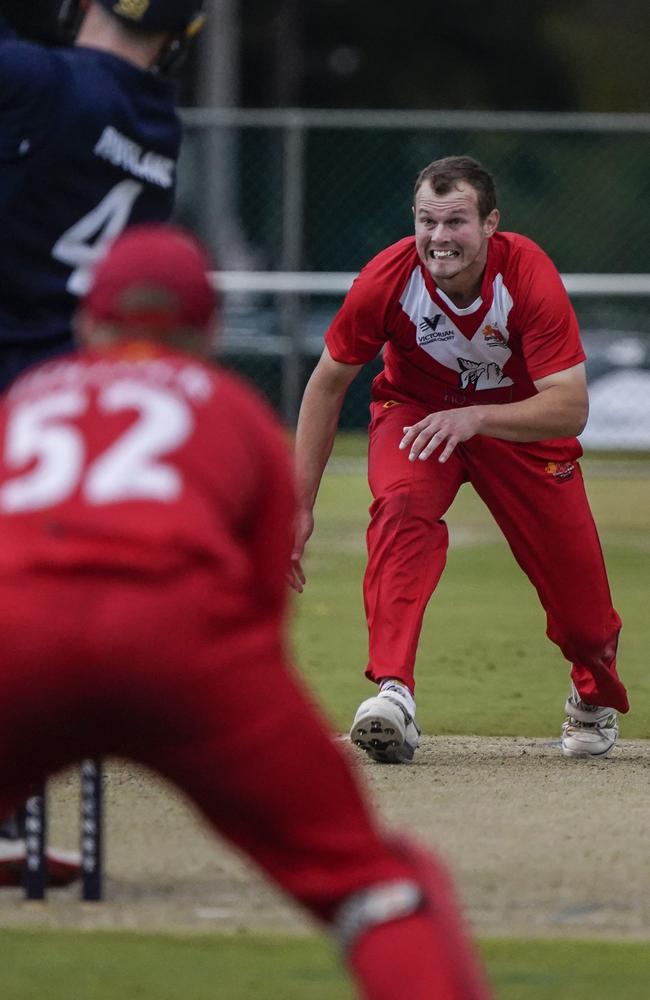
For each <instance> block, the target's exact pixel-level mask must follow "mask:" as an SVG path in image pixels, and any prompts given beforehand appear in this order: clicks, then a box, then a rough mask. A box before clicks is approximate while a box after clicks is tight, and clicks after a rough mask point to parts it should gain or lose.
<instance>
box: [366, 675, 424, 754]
mask: <svg viewBox="0 0 650 1000" xmlns="http://www.w3.org/2000/svg"><path fill="white" fill-rule="evenodd" d="M399 687H400V686H399V685H387V686H385V687H384V688H383V689H382V690H381V691H380V693H379V694H378V695H376V696H375V697H374V698H367V699H366V700H365V701H362V702H361V704H360V705H359V708H358V709H357V714H356V715H355V717H354V722H353V723H352V729H351V730H350V739H351V741H352V742H353V743H354V744H355V746H358V747H360V748H361V749H362V750H365V752H366V753H367V754H368V756H369V757H370V758H371V759H372V760H376V761H378V762H379V763H381V764H403V763H408V761H411V760H413V754H414V753H415V751H416V749H417V746H418V743H419V742H420V728H419V726H418V724H417V722H416V721H415V717H414V715H411V714H410V712H409V710H408V708H407V701H406V699H405V698H404V697H403V696H402V695H401V694H400V691H399ZM411 704H413V702H412V699H411ZM413 707H415V706H414V705H413Z"/></svg>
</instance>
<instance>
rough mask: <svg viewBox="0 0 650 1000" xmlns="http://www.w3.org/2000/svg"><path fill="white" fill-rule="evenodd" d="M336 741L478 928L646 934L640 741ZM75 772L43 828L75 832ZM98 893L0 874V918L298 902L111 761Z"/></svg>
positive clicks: (194, 923) (111, 924) (283, 908)
mask: <svg viewBox="0 0 650 1000" xmlns="http://www.w3.org/2000/svg"><path fill="white" fill-rule="evenodd" d="M342 745H344V746H345V749H346V752H347V753H349V755H350V758H351V760H352V761H353V762H354V764H355V767H356V768H357V770H358V773H359V777H360V780H361V781H362V783H363V784H364V785H365V787H366V789H367V791H368V794H369V795H370V797H371V798H372V800H373V801H374V802H375V803H376V804H377V806H378V808H379V810H380V812H381V814H382V816H383V818H384V820H385V822H386V823H387V824H389V825H391V826H393V827H401V828H403V829H404V830H405V831H407V832H409V833H411V834H412V835H417V836H418V837H419V838H420V839H421V840H422V841H424V842H425V843H428V844H430V845H432V846H436V847H437V848H438V850H439V851H440V853H441V854H442V855H443V857H444V858H445V859H446V860H447V863H448V864H449V866H450V867H451V869H452V871H453V872H454V874H455V876H456V880H457V884H458V888H459V892H460V895H461V898H462V900H463V902H464V904H465V908H466V913H467V915H468V918H469V921H470V923H471V925H472V927H473V928H474V930H475V931H476V933H478V934H480V935H484V936H516V937H527V936H529V937H542V936H547V937H548V936H574V937H592V938H593V937H596V936H600V937H603V938H608V939H645V940H647V939H648V938H649V937H650V861H649V857H648V839H649V833H650V829H649V828H650V784H649V777H650V741H626V740H623V741H621V743H620V745H619V746H618V747H617V748H616V750H615V751H614V752H613V754H612V755H611V756H610V757H609V758H607V759H605V760H600V761H570V760H565V759H564V758H563V757H562V756H561V754H560V751H559V749H558V747H557V744H554V743H550V742H548V741H545V740H530V739H525V738H516V739H515V738H499V739H496V738H495V739H483V738H478V737H427V738H424V740H423V743H422V746H421V749H420V750H419V751H418V754H417V755H416V759H415V761H414V762H413V763H412V764H410V765H401V766H386V765H378V764H373V763H371V762H369V761H366V759H365V757H364V756H363V755H362V754H361V753H360V752H358V751H356V750H355V749H354V748H352V747H350V746H349V744H348V743H345V742H344V743H343V744H342ZM78 784H79V783H78V778H77V774H76V772H70V773H67V774H65V775H63V776H62V777H61V778H59V779H57V781H56V782H54V783H53V784H52V785H51V790H50V843H51V844H53V845H56V846H59V847H66V848H74V846H75V842H76V839H77V836H78V834H77V819H76V817H77V809H78ZM106 816H107V820H106V871H107V878H106V897H107V899H106V901H105V902H104V903H101V904H81V903H80V902H79V887H78V885H75V886H71V887H69V888H67V889H64V890H56V891H53V892H50V895H49V899H48V902H47V903H45V904H40V903H37V904H34V903H31V904H29V903H26V902H24V901H23V899H22V895H21V893H20V892H19V890H14V889H2V890H0V926H4V927H9V926H32V927H36V926H48V927H85V928H111V929H137V930H150V931H162V930H165V931H187V932H208V933H209V932H213V931H228V932H230V931H238V930H252V931H268V932H289V933H303V932H305V931H310V930H311V924H310V921H309V918H307V917H305V916H304V915H303V914H302V913H301V912H299V911H298V910H297V908H296V907H294V906H293V904H291V903H288V902H287V901H286V900H285V899H284V898H283V897H281V896H280V895H279V894H278V893H277V892H276V891H275V890H274V889H272V888H271V887H269V886H268V884H267V883H266V882H264V881H263V880H262V879H261V878H260V876H259V875H258V874H257V873H256V872H255V871H254V870H253V869H252V868H251V866H250V865H249V864H248V863H247V862H245V861H243V860H242V859H241V858H240V857H239V856H237V855H235V854H234V853H233V852H232V851H231V850H230V849H229V848H227V847H225V846H224V845H223V843H221V842H217V841H215V840H214V839H213V838H212V836H211V835H210V833H209V832H208V831H207V829H206V828H205V826H203V824H202V823H201V821H200V820H199V819H198V818H197V816H196V815H195V814H194V812H193V811H192V810H191V809H190V808H189V807H188V806H187V804H186V803H185V802H184V800H182V799H181V798H179V796H178V795H177V794H176V793H175V792H173V791H172V790H170V789H169V787H168V786H165V785H163V784H161V783H160V782H159V781H158V780H157V779H156V778H155V777H154V776H152V775H151V774H149V773H148V772H144V771H141V770H138V769H136V768H134V767H133V766H131V765H127V764H123V763H119V762H110V764H109V765H108V767H107V777H106Z"/></svg>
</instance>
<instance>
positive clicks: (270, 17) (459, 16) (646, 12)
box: [242, 0, 650, 112]
mask: <svg viewBox="0 0 650 1000" xmlns="http://www.w3.org/2000/svg"><path fill="white" fill-rule="evenodd" d="M649 38H650V4H648V0H619V2H618V3H612V0H572V2H571V3H570V4H568V3H566V0H526V2H524V3H513V2H512V0H492V2H491V3H489V4H488V3H485V2H484V0H465V2H464V3H462V4H446V5H443V4H440V5H433V4H431V3H429V2H424V0H400V2H399V3H397V4H396V3H394V2H391V3H388V2H386V0H383V2H382V0H354V2H350V0H309V2H305V0H302V2H300V0H242V97H243V104H245V105H246V106H249V107H252V106H256V107H265V106H277V105H280V106H282V105H294V106H302V107H375V108H400V107H401V108H450V109H451V108H454V109H463V108H466V109H471V108H491V109H504V110H505V109H507V110H518V109H524V110H538V111H566V110H588V111H637V112H643V111H648V110H650V73H649V72H648V65H647V46H648V39H649Z"/></svg>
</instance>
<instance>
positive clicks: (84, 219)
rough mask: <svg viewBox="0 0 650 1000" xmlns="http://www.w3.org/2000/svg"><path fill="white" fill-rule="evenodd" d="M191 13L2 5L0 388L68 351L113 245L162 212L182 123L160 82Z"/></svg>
mask: <svg viewBox="0 0 650 1000" xmlns="http://www.w3.org/2000/svg"><path fill="white" fill-rule="evenodd" d="M201 6H202V0H66V2H63V3H61V0H58V2H55V0H50V2H49V4H46V3H45V2H44V0H38V2H37V3H35V4H31V3H30V4H26V3H24V2H22V3H21V4H20V5H18V4H16V3H11V2H7V0H0V92H1V93H2V104H1V107H0V225H1V227H2V234H3V238H2V242H1V243H0V352H1V353H0V358H1V364H0V388H3V387H4V386H6V385H7V384H8V383H9V382H10V381H11V379H12V378H13V377H14V376H15V375H16V374H18V373H19V372H21V371H23V370H24V368H25V367H27V366H28V365H29V364H30V363H32V362H34V361H40V360H42V359H44V358H45V357H48V356H53V355H55V354H60V353H62V352H64V351H66V350H69V349H70V348H71V347H72V346H73V337H72V330H71V322H70V321H71V316H72V314H73V312H74V310H75V308H76V305H77V302H78V297H79V295H81V294H83V293H84V292H85V291H86V289H87V285H88V276H89V273H90V268H91V266H92V265H93V263H95V262H96V261H97V260H98V259H99V258H100V257H101V255H102V253H103V252H104V251H105V250H106V247H107V246H108V244H109V243H110V241H111V240H112V239H114V238H115V237H116V236H117V235H118V234H119V233H120V232H122V230H123V229H124V228H125V227H126V226H127V225H128V224H130V223H143V222H164V221H166V220H167V219H168V218H169V217H170V215H171V212H172V208H173V204H174V195H175V189H176V162H177V159H178V153H179V147H180V140H181V126H180V122H179V119H178V115H177V112H176V107H175V102H176V93H175V85H174V83H173V82H172V81H171V80H170V79H169V76H170V74H171V73H172V72H173V70H174V69H175V67H176V65H177V64H178V62H179V59H180V56H181V55H182V54H183V52H184V50H185V48H186V47H187V44H188V43H189V41H190V40H191V38H192V37H193V36H194V35H195V34H196V33H197V31H198V30H199V28H200V26H201V24H202V22H203V15H202V14H201ZM11 25H13V26H15V28H16V29H17V31H18V32H21V33H22V34H23V35H28V36H30V39H39V40H40V41H42V40H43V39H46V38H49V37H51V38H52V40H53V41H57V42H59V43H63V42H66V41H67V42H68V43H71V42H73V41H74V44H68V45H65V44H60V45H45V44H40V43H37V42H35V41H32V40H29V41H28V40H27V39H26V38H25V37H19V36H18V35H16V34H15V33H14V31H13V30H12V27H11Z"/></svg>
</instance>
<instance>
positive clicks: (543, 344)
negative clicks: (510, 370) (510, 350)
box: [516, 248, 585, 381]
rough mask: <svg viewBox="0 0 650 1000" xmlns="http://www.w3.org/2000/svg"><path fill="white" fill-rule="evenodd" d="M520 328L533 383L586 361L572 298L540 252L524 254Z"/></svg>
mask: <svg viewBox="0 0 650 1000" xmlns="http://www.w3.org/2000/svg"><path fill="white" fill-rule="evenodd" d="M516 324H517V326H518V327H519V329H520V330H521V331H522V334H521V336H522V350H523V355H524V361H525V363H526V368H527V370H528V373H529V375H530V377H531V379H532V380H533V381H536V380H537V379H540V378H544V377H545V376H547V375H552V374H554V373H555V372H559V371H564V370H565V369H567V368H572V367H573V366H574V365H577V364H580V362H581V361H584V360H585V352H584V349H583V347H582V343H581V341H580V331H579V328H578V320H577V318H576V314H575V312H574V309H573V306H572V305H571V301H570V299H569V296H568V294H567V292H566V289H565V287H564V285H563V283H562V279H561V277H560V275H559V273H558V271H557V268H556V267H555V265H554V264H553V262H552V261H551V259H550V258H549V257H548V256H547V255H546V254H545V253H544V252H543V251H542V250H540V249H539V248H536V249H535V250H534V251H533V250H530V251H529V250H525V251H523V252H522V261H521V273H520V298H518V305H517V316H516Z"/></svg>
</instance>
